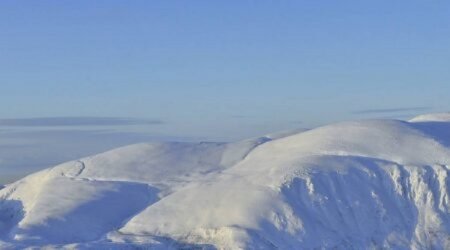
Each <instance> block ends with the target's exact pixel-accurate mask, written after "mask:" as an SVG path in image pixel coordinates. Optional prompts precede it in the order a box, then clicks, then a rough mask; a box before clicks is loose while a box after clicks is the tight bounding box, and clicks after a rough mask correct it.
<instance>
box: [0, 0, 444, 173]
mask: <svg viewBox="0 0 450 250" xmlns="http://www.w3.org/2000/svg"><path fill="white" fill-rule="evenodd" d="M449 44H450V2H449V1H415V0H409V1H392V0H389V1H387V0H380V1H356V0H355V1H345V0H343V1H304V0H296V1H275V0H271V1H266V0H259V1H248V0H240V1H235V0H230V1H203V0H199V1H176V0H175V1H166V0H164V1H163V0H161V1H159V0H152V1H139V0H135V1H123V0H122V1H115V0H108V1H106V0H105V1H102V0H98V1H89V0H78V1H66V0H58V1H56V0H54V1H47V0H40V1H16V0H3V1H1V2H0V131H1V133H0V135H1V137H0V143H2V144H4V145H5V147H6V148H11V147H10V146H8V145H12V144H8V143H9V142H10V141H11V140H12V139H11V138H15V140H16V141H17V140H19V141H22V142H23V143H24V144H21V145H26V146H27V147H29V146H30V143H29V142H27V143H28V144H27V143H25V142H24V141H26V140H30V139H29V138H34V136H37V137H39V138H41V137H42V136H43V135H45V134H47V135H48V136H49V137H46V138H47V139H45V140H44V139H41V142H46V143H48V141H50V142H52V143H53V144H52V145H53V146H55V148H58V147H57V146H58V145H60V144H61V143H62V144H64V143H65V144H67V143H68V141H69V142H70V141H71V140H70V139H68V138H83V137H85V138H90V142H89V143H90V144H92V143H95V142H98V141H101V142H103V141H105V140H106V141H107V139H105V138H106V137H105V131H107V133H106V134H113V136H112V137H108V138H110V139H111V138H114V141H115V142H117V143H112V144H109V146H110V147H112V146H116V144H117V145H119V144H124V143H130V142H138V141H143V140H150V139H156V140H187V141H198V140H213V141H232V140H238V139H243V138H249V137H253V136H258V135H263V134H266V133H270V132H274V131H280V130H288V129H293V128H298V127H305V128H308V127H315V126H320V125H323V124H327V123H332V122H336V121H341V120H354V119H368V118H400V119H406V118H408V117H412V116H415V115H417V114H422V113H432V112H443V111H449V110H450V103H449V102H448V93H450V83H449V79H450V70H448V69H449V68H450V45H449ZM105 119H106V120H105ZM40 131H43V132H42V133H41V132H40ZM61 131H65V133H62V134H64V137H67V138H66V139H63V138H62V137H61ZM80 131H81V132H80ZM28 133H32V134H33V136H30V134H28ZM71 133H72V134H71ZM80 133H84V134H83V136H81V137H80ZM130 133H131V134H133V136H129V135H130ZM93 134H95V135H96V136H99V134H101V135H100V136H99V137H96V136H93ZM72 135H73V136H72ZM125 137H126V138H128V139H124V138H125ZM5 138H6V139H5ZM27 138H28V139H27ZM49 138H53V139H51V140H50V139H49ZM55 138H59V139H55ZM93 138H96V139H93ZM99 138H101V139H99ZM129 138H134V139H133V140H130V139H129ZM34 139H36V138H34ZM36 140H37V139H36ZM3 141H7V142H8V143H6V142H3ZM83 142H84V143H87V142H86V141H82V140H79V142H77V143H80V144H81V145H82V144H83ZM103 144H104V146H103V147H100V148H101V149H106V148H107V146H106V144H105V143H103ZM94 148H96V149H97V150H100V148H97V147H94ZM93 151H94V150H93ZM93 151H92V152H93ZM89 152H91V151H89ZM84 153H87V152H84ZM5 154H6V156H10V155H12V154H9V153H4V155H5ZM33 154H34V151H33ZM80 155H81V153H80ZM77 156H78V155H77ZM11 161H13V160H10V162H11ZM1 162H2V161H1V155H0V172H1V166H2V165H1ZM25 165H26V164H25Z"/></svg>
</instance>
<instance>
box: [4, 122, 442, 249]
mask: <svg viewBox="0 0 450 250" xmlns="http://www.w3.org/2000/svg"><path fill="white" fill-rule="evenodd" d="M443 117H445V116H443V115H424V116H420V117H418V118H415V119H413V120H412V121H397V120H367V121H354V122H343V123H338V124H331V125H328V126H324V127H320V128H315V129H311V130H302V131H293V132H282V133H275V134H272V135H267V136H263V137H260V138H253V139H249V140H244V141H239V142H235V143H211V142H208V143H175V142H174V143H152V144H136V145H131V146H127V147H122V148H118V149H115V150H112V151H109V152H106V153H103V154H100V155H96V156H92V157H87V158H83V159H80V160H78V161H73V162H68V163H65V164H61V165H59V166H56V167H53V168H49V169H46V170H43V171H40V172H38V173H35V174H33V175H30V176H27V177H25V178H23V179H22V180H19V181H17V182H15V183H13V184H10V185H7V186H6V187H5V188H3V189H2V190H0V248H17V247H19V248H26V247H44V246H46V247H54V248H79V249H85V248H96V249H128V248H129V249H132V248H134V247H142V248H150V249H180V248H185V249H190V248H204V249H276V248H278V249H299V248H300V249H314V248H326V249H328V248H336V249H351V248H355V249H367V248H388V249H430V248H434V249H449V248H450V215H449V214H450V213H449V212H450V195H449V194H450V192H449V190H450V176H449V173H450V167H449V166H450V119H444V118H443Z"/></svg>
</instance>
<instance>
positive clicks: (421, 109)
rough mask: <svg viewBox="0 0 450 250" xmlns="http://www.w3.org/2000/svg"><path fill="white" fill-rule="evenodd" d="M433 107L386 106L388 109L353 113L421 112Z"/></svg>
mask: <svg viewBox="0 0 450 250" xmlns="http://www.w3.org/2000/svg"><path fill="white" fill-rule="evenodd" d="M431 109H433V108H432V107H409V108H386V109H361V110H356V111H353V112H352V113H353V114H390V113H398V112H415V111H417V112H419V111H427V110H431Z"/></svg>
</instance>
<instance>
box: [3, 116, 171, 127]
mask: <svg viewBox="0 0 450 250" xmlns="http://www.w3.org/2000/svg"><path fill="white" fill-rule="evenodd" d="M163 123H164V122H163V121H161V120H151V119H136V118H120V117H36V118H12V119H0V126H3V127H5V126H8V127H64V126H132V125H158V124H163Z"/></svg>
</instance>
